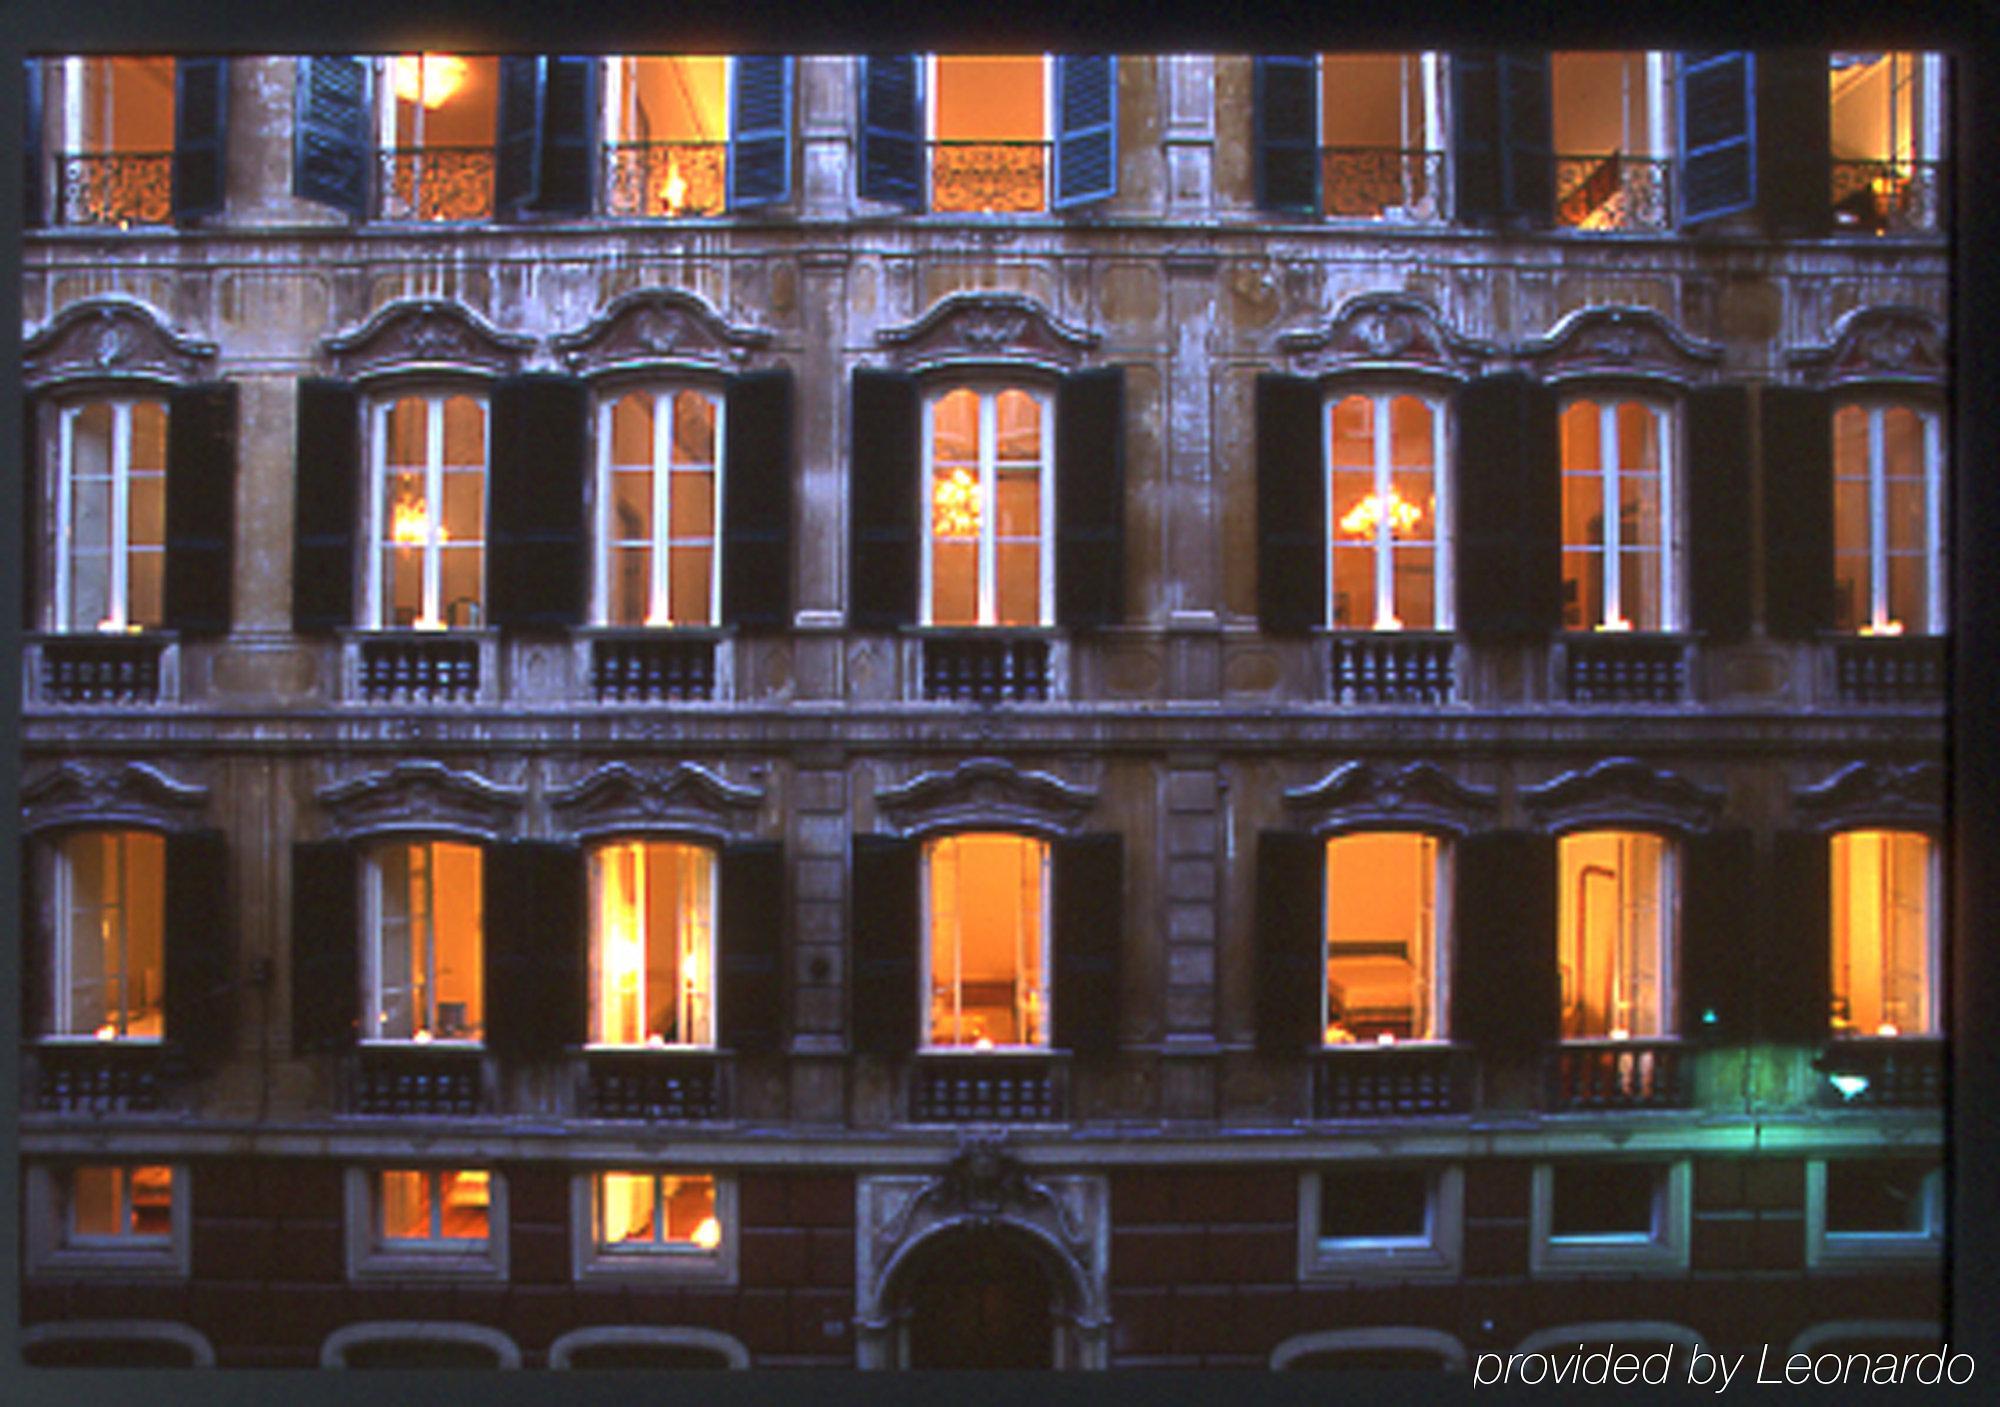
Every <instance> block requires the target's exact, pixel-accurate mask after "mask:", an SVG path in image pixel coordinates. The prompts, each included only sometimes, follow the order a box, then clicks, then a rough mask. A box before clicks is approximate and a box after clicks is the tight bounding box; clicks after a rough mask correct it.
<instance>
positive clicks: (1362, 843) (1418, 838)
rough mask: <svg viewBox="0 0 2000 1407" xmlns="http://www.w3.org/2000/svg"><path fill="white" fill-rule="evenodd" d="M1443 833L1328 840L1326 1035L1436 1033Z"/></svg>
mask: <svg viewBox="0 0 2000 1407" xmlns="http://www.w3.org/2000/svg"><path fill="white" fill-rule="evenodd" d="M1437 865H1438V842H1437V841H1436V840H1435V839H1434V838H1432V837H1430V836H1427V835H1422V834H1417V833H1394V832H1378V833H1367V834H1358V835H1342V836H1335V837H1333V838H1332V839H1330V840H1329V841H1328V842H1327V845H1326V874H1325V880H1324V883H1325V886H1326V888H1325V900H1324V908H1323V912H1324V914H1325V915H1326V919H1325V924H1326V969H1325V983H1326V989H1325V997H1324V1000H1325V1008H1324V1010H1325V1013H1326V1016H1325V1022H1326V1024H1325V1027H1324V1030H1323V1032H1322V1035H1321V1039H1322V1041H1323V1043H1324V1044H1326V1045H1329V1046H1345V1045H1357V1044H1368V1043H1372V1044H1375V1045H1389V1044H1393V1043H1394V1042H1396V1041H1398V1040H1417V1041H1424V1040H1436V1039H1437V1038H1438V1036H1439V1034H1440V1033H1439V1030H1438V1027H1437V1025H1436V1017H1437V1013H1436V1006H1437V1001H1436V997H1437V987H1436V948H1437V942H1436V902H1437Z"/></svg>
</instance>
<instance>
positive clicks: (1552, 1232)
mask: <svg viewBox="0 0 2000 1407" xmlns="http://www.w3.org/2000/svg"><path fill="white" fill-rule="evenodd" d="M1691 1181H1692V1179H1691V1177H1690V1173H1689V1165H1688V1164H1687V1163H1613V1162H1588V1163H1556V1164H1550V1163H1540V1164H1537V1165H1536V1167H1535V1175H1534V1186H1533V1205H1532V1209H1531V1210H1532V1215H1531V1218H1530V1220H1531V1231H1532V1236H1531V1238H1530V1241H1529V1264H1530V1267H1531V1269H1532V1270H1533V1271H1534V1273H1536V1274H1538V1275H1540V1274H1550V1273H1554V1274H1566V1273H1569V1272H1572V1271H1587V1270H1605V1271H1629V1270H1669V1271H1670V1270H1676V1269H1680V1270H1684V1269H1686V1267H1687V1258H1688V1194H1689V1189H1690V1185H1691Z"/></svg>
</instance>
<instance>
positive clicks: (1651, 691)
mask: <svg viewBox="0 0 2000 1407" xmlns="http://www.w3.org/2000/svg"><path fill="white" fill-rule="evenodd" d="M1561 657H1562V660H1561V664H1560V666H1559V671H1560V676H1561V678H1560V684H1561V696H1562V697H1563V698H1566V699H1568V700H1569V701H1570V702H1571V703H1588V704H1602V703H1616V704H1634V703H1638V704H1674V703H1680V702H1681V701H1682V700H1683V699H1684V698H1685V697H1686V695H1687V642H1685V641H1683V640H1680V639H1677V638H1674V637H1672V636H1660V635H1632V634H1627V633H1624V632H1612V633H1608V634H1583V633H1580V632H1579V633H1576V634H1572V635H1568V636H1566V637H1564V639H1563V641H1562V647H1561Z"/></svg>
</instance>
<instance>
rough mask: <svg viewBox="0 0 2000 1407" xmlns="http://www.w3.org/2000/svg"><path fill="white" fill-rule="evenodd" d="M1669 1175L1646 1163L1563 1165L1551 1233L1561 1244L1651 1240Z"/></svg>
mask: <svg viewBox="0 0 2000 1407" xmlns="http://www.w3.org/2000/svg"><path fill="white" fill-rule="evenodd" d="M1665 1171H1666V1170H1665V1169H1664V1168H1659V1167H1654V1166H1651V1165H1648V1164H1637V1165H1633V1164H1624V1163H1611V1164H1607V1165H1598V1164H1594V1163H1593V1164H1568V1163H1565V1164H1559V1165H1558V1166H1557V1167H1556V1168H1555V1169H1554V1178H1555V1184H1554V1202H1553V1204H1552V1206H1551V1209H1550V1219H1549V1235H1550V1236H1551V1237H1553V1238H1554V1239H1556V1240H1558V1241H1649V1240H1651V1239H1652V1237H1653V1234H1654V1231H1655V1229H1656V1226H1657V1223H1658V1220H1659V1213H1660V1205H1659V1204H1660V1183H1661V1181H1662V1175H1663V1174H1664V1173H1665Z"/></svg>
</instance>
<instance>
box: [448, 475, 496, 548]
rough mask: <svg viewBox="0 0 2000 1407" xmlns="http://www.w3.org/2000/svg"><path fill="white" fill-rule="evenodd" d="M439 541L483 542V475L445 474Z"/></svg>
mask: <svg viewBox="0 0 2000 1407" xmlns="http://www.w3.org/2000/svg"><path fill="white" fill-rule="evenodd" d="M442 528H443V531H442V532H441V533H440V534H439V536H440V538H441V539H442V540H444V541H447V542H466V543H472V542H484V541H485V540H486V474H485V471H483V470H476V469H461V470H456V471H453V472H449V473H447V474H445V475H444V522H443V524H442Z"/></svg>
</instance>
